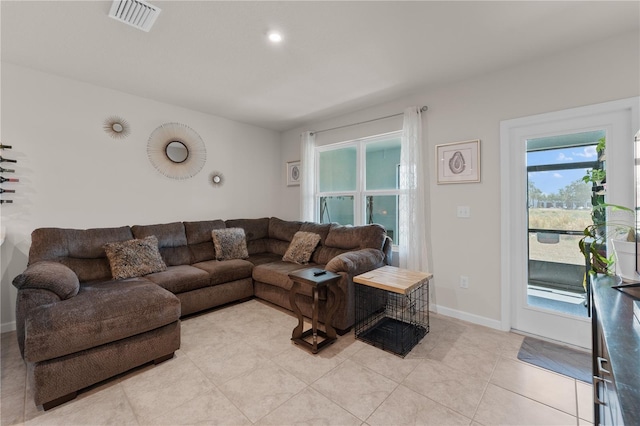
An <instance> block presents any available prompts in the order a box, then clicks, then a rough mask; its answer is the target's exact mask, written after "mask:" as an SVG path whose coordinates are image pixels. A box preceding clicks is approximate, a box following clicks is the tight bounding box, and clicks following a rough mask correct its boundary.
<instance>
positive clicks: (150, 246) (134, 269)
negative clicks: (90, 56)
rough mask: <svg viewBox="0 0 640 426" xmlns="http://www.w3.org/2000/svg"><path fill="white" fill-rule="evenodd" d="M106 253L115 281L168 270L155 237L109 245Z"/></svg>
mask: <svg viewBox="0 0 640 426" xmlns="http://www.w3.org/2000/svg"><path fill="white" fill-rule="evenodd" d="M104 251H105V252H106V253H107V259H109V266H110V267H111V275H112V276H113V279H114V280H122V279H125V278H133V277H141V276H143V275H147V274H151V273H153V272H161V271H165V270H166V269H167V265H166V264H165V263H164V261H163V260H162V256H160V250H158V239H157V238H156V237H155V235H151V236H149V237H146V238H144V239H141V240H128V241H122V242H117V243H107V244H105V245H104Z"/></svg>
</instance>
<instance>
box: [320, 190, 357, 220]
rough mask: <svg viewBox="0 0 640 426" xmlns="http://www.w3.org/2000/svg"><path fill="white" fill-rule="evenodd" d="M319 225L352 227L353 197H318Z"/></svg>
mask: <svg viewBox="0 0 640 426" xmlns="http://www.w3.org/2000/svg"><path fill="white" fill-rule="evenodd" d="M319 217H320V223H331V222H337V223H339V224H341V225H353V224H354V223H355V222H354V221H353V196H351V195H350V196H339V197H320V215H319Z"/></svg>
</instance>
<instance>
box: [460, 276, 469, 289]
mask: <svg viewBox="0 0 640 426" xmlns="http://www.w3.org/2000/svg"><path fill="white" fill-rule="evenodd" d="M460 288H469V277H468V276H466V275H460Z"/></svg>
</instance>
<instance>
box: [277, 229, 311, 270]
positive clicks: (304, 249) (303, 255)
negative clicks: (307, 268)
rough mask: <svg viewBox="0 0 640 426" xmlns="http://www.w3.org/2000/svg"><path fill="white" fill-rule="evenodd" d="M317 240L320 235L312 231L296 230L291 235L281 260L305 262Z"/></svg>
mask: <svg viewBox="0 0 640 426" xmlns="http://www.w3.org/2000/svg"><path fill="white" fill-rule="evenodd" d="M319 242H320V235H318V234H316V233H314V232H304V231H298V232H296V233H295V235H294V236H293V239H292V240H291V244H289V248H288V249H287V252H286V253H285V254H284V256H283V257H282V260H284V261H286V262H294V263H299V264H301V265H304V264H307V263H309V259H311V255H312V254H313V251H314V250H315V248H316V246H317V245H318V243H319Z"/></svg>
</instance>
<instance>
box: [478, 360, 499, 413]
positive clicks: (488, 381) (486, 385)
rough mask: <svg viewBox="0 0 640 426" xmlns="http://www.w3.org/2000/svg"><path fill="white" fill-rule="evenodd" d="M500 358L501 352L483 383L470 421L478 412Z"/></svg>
mask: <svg viewBox="0 0 640 426" xmlns="http://www.w3.org/2000/svg"><path fill="white" fill-rule="evenodd" d="M500 358H502V353H501V354H499V355H498V358H497V359H496V361H495V363H494V364H493V368H492V369H491V374H490V375H489V379H487V383H485V385H484V389H483V390H482V394H481V395H480V399H478V403H477V404H476V408H475V409H474V410H473V416H471V421H472V422H474V421H475V418H476V414H478V409H479V408H480V404H481V403H482V399H483V398H484V395H485V394H486V393H487V388H488V387H489V384H491V378H492V377H493V374H494V373H495V372H496V367H497V366H498V362H499V361H500Z"/></svg>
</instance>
